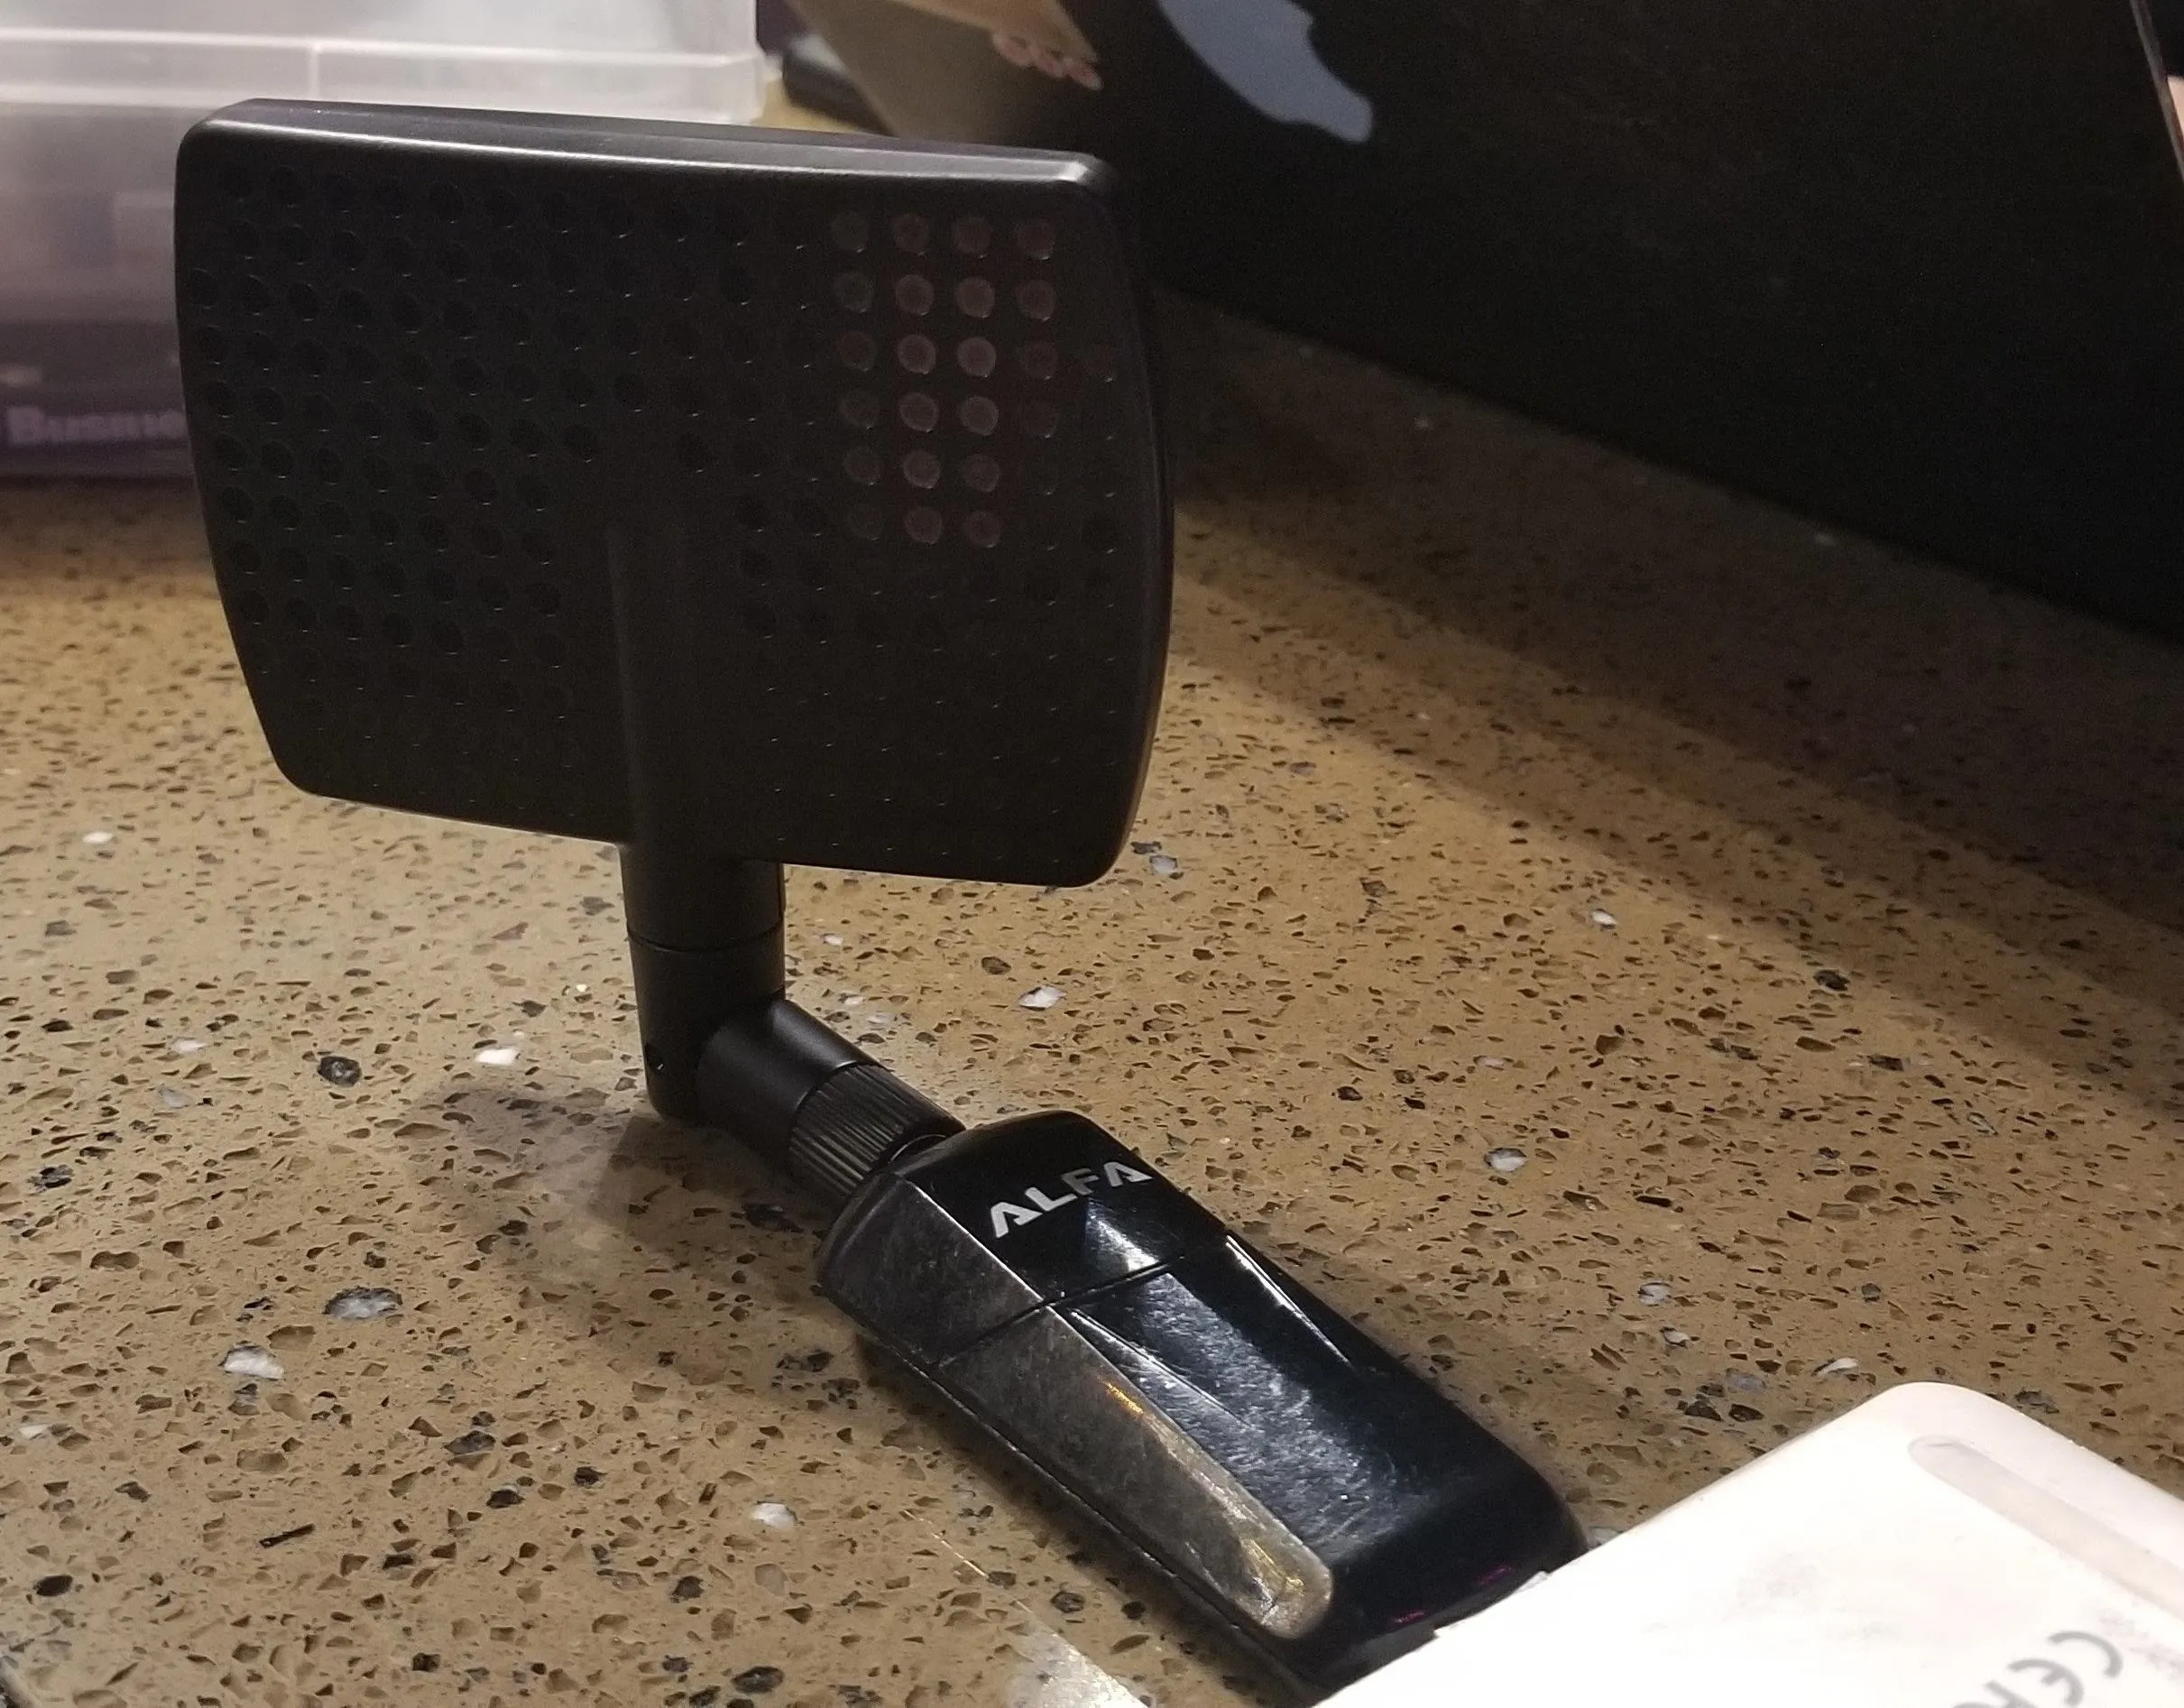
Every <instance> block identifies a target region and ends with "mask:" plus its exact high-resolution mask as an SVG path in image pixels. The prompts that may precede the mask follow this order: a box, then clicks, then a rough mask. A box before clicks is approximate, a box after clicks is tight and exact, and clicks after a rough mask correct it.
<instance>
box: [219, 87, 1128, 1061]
mask: <svg viewBox="0 0 2184 1708" xmlns="http://www.w3.org/2000/svg"><path fill="white" fill-rule="evenodd" d="M176 221H177V226H176V250H177V266H178V273H177V278H178V285H179V294H180V314H181V325H182V350H183V377H184V381H185V385H186V391H187V395H188V401H189V419H190V429H191V435H192V440H193V446H194V450H195V454H196V458H197V468H198V477H199V484H200V486H201V489H202V491H203V494H204V497H205V503H206V512H207V524H208V531H209V534H210V539H211V544H212V555H213V560H214V565H215V568H216V570H217V575H218V578H219V584H220V590H221V594H222V597H223V599H224V601H225V603H226V609H227V614H228V618H229V622H230V625H231V627H232V628H233V631H234V633H235V645H236V650H237V652H238V654H239V655H240V658H241V660H242V664H243V669H244V678H245V679H246V681H247V682H248V684H249V687H250V690H251V694H252V697H253V700H254V701H255V703H256V706H257V708H258V712H259V716H260V718H261V720H262V721H263V724H264V725H265V730H266V734H267V737H268V740H269V742H270V743H271V744H272V750H273V753H274V757H275V758H276V759H277V760H278V761H279V762H280V763H281V767H282V769H283V771H285V772H286V773H287V774H288V775H289V777H290V779H291V780H294V781H296V782H297V783H299V785H301V786H302V787H304V788H306V789H312V790H314V791H316V792H318V793H321V794H327V795H333V796H337V797H341V798H344V799H352V800H361V801H367V802H371V803H373V804H376V805H382V806H390V807H399V808H409V809H411V810H416V811H423V812H433V813H438V814H442V815H445V816H447V817H457V818H467V819H477V820H483V821H486V822H490V823H497V824H502V825H510V826H517V827H519V828H525V829H533V830H545V831H553V832H558V833H561V834H564V835H573V836H586V837H593V838H597V839H601V840H611V841H616V842H621V843H624V844H627V845H632V846H633V847H634V848H635V850H636V851H637V854H638V856H639V863H638V866H637V867H636V868H633V869H632V871H633V876H632V882H631V891H632V911H631V927H632V929H633V930H635V931H637V932H638V933H639V935H640V936H644V937H646V938H647V940H649V941H651V942H653V943H655V944H657V945H659V946H662V947H665V948H668V949H671V950H676V951H689V950H701V951H707V952H711V951H714V950H719V949H722V948H723V947H724V946H727V944H726V941H725V939H723V937H719V936H717V935H714V934H708V933H705V932H704V931H702V930H696V929H694V928H691V929H687V928H686V926H687V925H688V924H689V920H688V919H686V916H690V915H693V914H702V913H703V912H704V909H702V908H696V909H693V908H692V907H689V906H686V905H682V904H681V903H680V902H677V900H676V898H677V895H678V894H679V893H681V892H684V891H691V892H696V893H697V894H699V895H700V896H701V897H702V896H703V895H704V894H705V893H710V892H713V891H721V892H726V891H732V890H734V889H737V888H738V887H739V886H742V887H749V886H747V885H743V884H742V880H741V879H739V878H738V876H737V874H738V872H743V873H745V874H746V875H748V874H749V873H751V872H752V871H754V870H755V868H754V866H753V864H752V863H757V865H759V866H762V865H763V864H764V863H770V862H793V863H803V864H814V865H836V866H852V867H859V868H866V869H872V870H881V871H892V872H917V873H928V874H933V875H936V876H955V877H965V878H983V879H995V880H1002V881H1009V882H1041V883H1075V882H1089V881H1090V880H1091V879H1092V878H1094V877H1097V876H1098V875H1099V874H1100V873H1101V872H1104V871H1105V870H1106V868H1107V866H1108V864H1109V863H1110V860H1111V859H1112V857H1113V855H1114V854H1115V852H1116V851H1117V849H1118V848H1119V847H1120V842H1121V838H1122V836H1124V834H1125V832H1126V830H1127V827H1128V826H1129V818H1130V815H1131V811H1132V808H1133V806H1134V803H1135V801H1136V799H1137V792H1138V781H1139V779H1140V777H1141V775H1142V772H1143V770H1144V766H1145V762H1146V755H1147V748H1148V744H1149V741H1150V737H1151V731H1152V722H1153V712H1154V707H1155V705H1156V702H1157V694H1158V688H1159V680H1160V666H1161V660H1162V657H1163V654H1164V651H1165V643H1166V620H1167V603H1168V540H1167V532H1168V522H1167V511H1166V490H1165V485H1164V476H1163V472H1162V467H1161V458H1160V447H1159V441H1158V438H1157V431H1156V422H1155V416H1154V411H1153V405H1152V382H1151V377H1150V374H1149V372H1148V368H1147V355H1146V348H1145V340H1144V337H1143V336H1142V334H1141V329H1140V317H1139V309H1138V282H1137V280H1136V278H1135V275H1134V272H1133V270H1132V267H1131V263H1130V258H1129V252H1128V247H1127V245H1126V243H1125V241H1124V237H1123V233H1122V230H1121V227H1120V220H1119V216H1118V213H1117V210H1116V208H1115V206H1114V204H1113V200H1112V179H1111V176H1110V174H1109V173H1108V172H1107V171H1105V169H1104V168H1102V167H1101V166H1100V165H1099V163H1098V162H1093V161H1090V160H1086V159H1084V158H1083V157H1081V156H1073V155H1064V154H1045V153H1034V152H1027V151H1003V150H987V151H981V150H979V149H976V148H965V147H960V146H957V147H940V146H934V145H927V144H915V143H872V142H870V141H867V140H865V139H859V138H847V137H820V136H814V135H810V134H788V133H779V132H768V131H760V130H744V129H738V128H733V127H725V126H708V125H669V124H658V123H634V122H629V121H620V120H610V119H589V118H549V117H537V116H530V115H510V114H492V115H483V114H475V113H460V112H444V111H434V110H426V109H413V108H395V107H364V106H339V105H336V104H330V103H305V102H249V103H245V104H244V105H243V106H238V107H234V108H230V109H228V110H227V111H226V112H225V113H223V114H219V115H215V116H214V117H213V118H211V119H209V120H207V121H206V122H205V123H204V124H203V125H199V126H198V128H197V129H196V130H194V131H193V132H192V133H191V134H190V135H189V138H188V140H187V141H186V142H185V143H183V146H182V151H181V156H180V166H179V171H178V179H177V200H176ZM677 863H679V866H680V869H681V870H682V872H687V874H691V878H692V881H691V882H683V883H679V884H678V883H677V882H674V880H675V879H676V878H677V872H675V871H673V870H669V869H668V868H669V867H670V866H672V865H675V864H677ZM639 877H642V878H643V879H644V882H638V881H637V880H638V878H639ZM763 877H764V873H763V872H758V880H762V879H763ZM754 882H755V881H754ZM655 902H659V903H660V904H661V905H659V906H657V907H656V906H655V905H654V903H655ZM670 903H672V904H673V905H669V904H670ZM655 914H657V915H659V916H661V917H660V918H659V919H658V920H654V919H652V917H651V916H653V915H655ZM701 923H702V921H701ZM732 923H734V925H735V928H736V930H738V931H741V930H742V925H741V922H740V921H738V922H732ZM686 982H687V981H686ZM774 988H775V989H778V988H779V986H778V984H776V985H775V987H774ZM721 1018H722V1017H721V1016H719V1015H710V1016H708V1015H703V1014H701V1015H698V1016H696V1019H695V1020H693V1022H692V1023H691V1024H690V1025H688V1026H686V1027H685V1028H684V1030H685V1031H687V1032H690V1033H691V1034H693V1035H694V1036H696V1037H699V1038H702V1036H703V1034H704V1032H705V1029H706V1025H707V1023H708V1021H710V1022H717V1021H718V1020H719V1019H721ZM682 1053H683V1055H684V1056H685V1057H687V1056H688V1054H689V1052H688V1051H684V1052H682ZM689 1066H690V1063H689V1062H688V1061H687V1059H686V1060H685V1061H684V1062H683V1063H682V1069H681V1071H680V1073H679V1074H678V1076H677V1085H678V1086H679V1096H680V1100H681V1101H682V1102H685V1103H687V1102H688V1101H689V1100H690V1090H689V1086H688V1085H687V1077H688V1072H687V1070H688V1068H689ZM675 1097H676V1094H675V1093H670V1098H669V1100H670V1101H674V1100H675Z"/></svg>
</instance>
